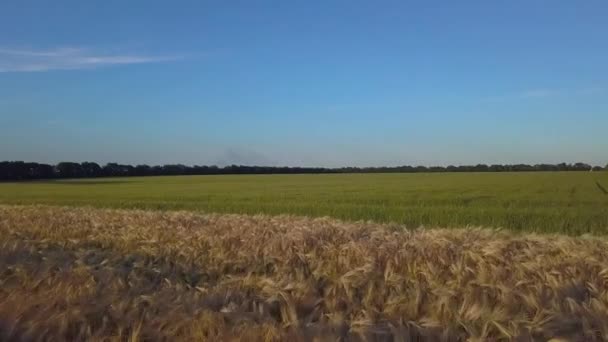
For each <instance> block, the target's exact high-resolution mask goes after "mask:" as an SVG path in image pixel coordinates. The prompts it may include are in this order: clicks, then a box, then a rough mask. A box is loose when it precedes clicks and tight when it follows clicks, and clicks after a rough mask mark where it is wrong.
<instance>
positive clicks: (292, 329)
mask: <svg viewBox="0 0 608 342" xmlns="http://www.w3.org/2000/svg"><path fill="white" fill-rule="evenodd" d="M0 339H1V340H40V341H50V340H97V341H124V340H129V341H142V340H145V341H156V340H206V341H218V340H222V341H226V340H228V341H230V340H242V341H275V340H291V341H298V340H299V341H307V340H318V341H325V340H328V341H335V340H344V341H346V340H348V341H358V340H367V341H420V340H431V341H435V340H437V341H502V340H516V341H532V340H534V341H536V340H551V339H553V340H554V341H603V340H608V240H606V239H605V238H601V237H591V236H580V237H567V236H562V235H536V234H522V233H511V232H508V231H498V230H489V229H481V228H474V227H472V228H469V229H431V228H426V229H413V230H407V229H405V228H404V227H402V226H399V225H380V224H374V223H367V222H354V223H345V222H342V221H338V220H335V219H330V218H303V217H295V216H263V215H254V216H247V215H236V214H196V213H192V212H186V211H165V212H159V211H156V212H155V211H143V210H112V209H92V208H71V207H50V206H7V205H4V206H0Z"/></svg>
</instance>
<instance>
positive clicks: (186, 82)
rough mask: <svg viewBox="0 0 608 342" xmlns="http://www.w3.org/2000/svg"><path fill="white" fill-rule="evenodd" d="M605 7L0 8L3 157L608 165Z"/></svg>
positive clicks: (199, 4)
mask: <svg viewBox="0 0 608 342" xmlns="http://www.w3.org/2000/svg"><path fill="white" fill-rule="evenodd" d="M606 18H608V1H605V0H588V1H557V0H552V1H537V0H524V1H520V0H512V1H487V0H486V1H466V0H463V1H358V0H354V1H353V0H350V1H135V0H133V1H113V0H106V1H81V0H75V1H65V0H57V1H31V0H3V1H1V2H0V160H25V161H36V162H47V163H56V162H59V161H78V162H81V161H96V162H98V163H106V162H119V163H128V164H141V163H146V164H168V163H182V164H187V165H193V164H197V165H211V164H217V165H226V164H232V163H234V164H247V165H253V164H255V165H288V166H325V167H340V166H385V165H386V166H394V165H449V164H453V165H462V164H477V163H487V164H492V163H531V164H534V163H558V162H562V161H563V162H578V161H582V162H587V163H590V164H594V165H605V164H606V163H608V20H607V19H606Z"/></svg>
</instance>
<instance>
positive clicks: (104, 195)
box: [0, 172, 608, 235]
mask: <svg viewBox="0 0 608 342" xmlns="http://www.w3.org/2000/svg"><path fill="white" fill-rule="evenodd" d="M606 189H608V172H593V173H591V172H538V173H442V174H338V175H332V174H324V175H246V176H245V175H234V176H182V177H149V178H115V179H104V178H99V179H83V180H64V181H48V182H29V183H0V203H5V204H49V205H79V206H82V205H86V206H95V207H109V208H140V209H185V210H197V211H203V212H219V213H242V214H257V213H264V214H272V215H275V214H295V215H301V216H310V217H321V216H331V217H334V218H337V219H342V220H349V221H353V220H354V221H357V220H371V221H374V222H380V223H383V222H384V223H386V222H395V223H400V224H404V225H406V226H407V227H410V228H413V227H419V226H421V225H424V226H435V227H467V226H481V227H502V228H507V229H510V230H518V231H528V232H531V231H533V232H557V233H566V234H570V235H580V234H583V233H595V234H604V233H605V232H606V231H607V229H608V192H607V191H606Z"/></svg>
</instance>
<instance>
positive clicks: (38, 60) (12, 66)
mask: <svg viewBox="0 0 608 342" xmlns="http://www.w3.org/2000/svg"><path fill="white" fill-rule="evenodd" d="M179 58H180V57H178V56H151V55H139V54H112V53H103V52H98V51H91V50H89V49H84V48H74V47H63V48H55V49H49V50H29V49H10V48H1V47H0V72H37V71H38V72H40V71H50V70H76V69H94V68H99V67H104V66H116V65H128V64H143V63H157V62H165V61H172V60H176V59H179Z"/></svg>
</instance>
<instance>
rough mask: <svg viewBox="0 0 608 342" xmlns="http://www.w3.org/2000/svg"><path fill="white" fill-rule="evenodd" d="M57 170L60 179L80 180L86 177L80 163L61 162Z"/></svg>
mask: <svg viewBox="0 0 608 342" xmlns="http://www.w3.org/2000/svg"><path fill="white" fill-rule="evenodd" d="M55 168H56V170H57V174H58V176H59V177H60V178H79V177H83V176H84V173H83V171H82V167H81V166H80V164H78V163H72V162H61V163H59V164H57V166H56V167H55Z"/></svg>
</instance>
